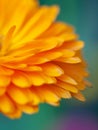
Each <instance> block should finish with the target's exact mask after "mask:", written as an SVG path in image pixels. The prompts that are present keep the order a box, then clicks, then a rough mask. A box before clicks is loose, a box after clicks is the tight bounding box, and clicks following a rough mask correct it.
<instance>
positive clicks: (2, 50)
mask: <svg viewBox="0 0 98 130" xmlns="http://www.w3.org/2000/svg"><path fill="white" fill-rule="evenodd" d="M58 12H59V8H58V7H57V6H50V7H48V6H39V4H38V2H37V1H36V0H21V1H20V0H1V1H0V112H2V113H3V114H4V115H6V116H8V117H10V118H19V117H20V116H21V114H22V112H24V113H28V114H32V113H35V112H37V111H38V105H39V104H40V103H45V102H46V103H49V104H51V105H55V106H57V105H59V101H60V99H61V98H65V99H66V98H68V99H69V98H71V97H75V98H77V99H79V100H83V101H84V100H85V98H84V97H83V95H82V94H81V93H80V91H81V90H84V89H85V86H86V84H87V82H86V81H85V80H84V78H85V77H86V76H87V75H88V73H87V72H86V71H85V67H86V65H85V62H84V60H83V58H82V56H81V49H82V48H83V46H84V43H83V42H82V41H80V40H78V36H77V35H76V34H75V33H74V29H73V27H71V26H69V25H67V24H65V23H62V22H56V21H55V19H56V17H57V15H58Z"/></svg>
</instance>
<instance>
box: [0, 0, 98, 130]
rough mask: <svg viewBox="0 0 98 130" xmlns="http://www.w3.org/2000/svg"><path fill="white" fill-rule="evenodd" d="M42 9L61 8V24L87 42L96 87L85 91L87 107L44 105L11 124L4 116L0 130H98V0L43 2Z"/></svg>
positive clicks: (74, 103) (70, 103)
mask: <svg viewBox="0 0 98 130" xmlns="http://www.w3.org/2000/svg"><path fill="white" fill-rule="evenodd" d="M40 3H41V5H46V4H47V5H52V4H58V5H59V6H60V7H61V13H60V15H59V17H58V20H60V21H65V22H67V23H69V24H71V25H73V26H75V28H76V32H77V33H78V34H79V35H80V39H82V40H84V41H85V49H84V56H85V58H86V60H87V61H88V65H89V71H90V78H89V80H90V81H91V82H92V84H93V87H92V88H90V89H87V90H86V91H85V95H86V98H87V101H86V102H85V103H82V102H79V101H76V100H73V99H72V100H66V101H65V100H63V101H62V102H61V106H60V107H57V108H55V107H51V106H48V105H41V106H40V112H39V113H38V114H35V115H31V116H28V115H23V117H22V118H21V119H19V120H9V119H7V118H6V117H4V116H3V115H0V130H21V129H23V130H98V101H97V100H98V94H97V93H98V0H40Z"/></svg>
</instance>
